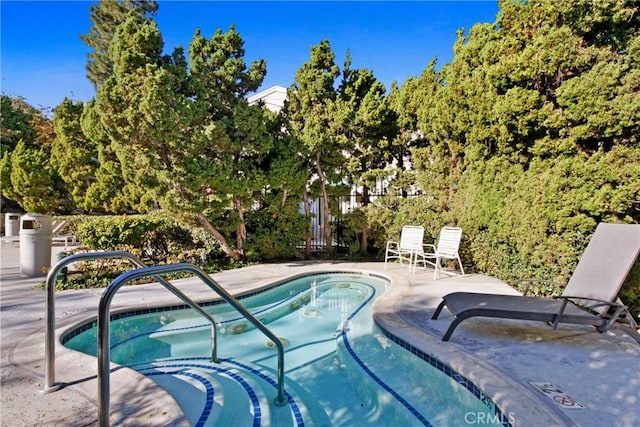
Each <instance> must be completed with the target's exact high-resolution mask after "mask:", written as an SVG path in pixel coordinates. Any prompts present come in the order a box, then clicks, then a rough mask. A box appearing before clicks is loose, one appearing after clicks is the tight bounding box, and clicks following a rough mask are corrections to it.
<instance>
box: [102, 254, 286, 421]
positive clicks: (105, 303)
mask: <svg viewBox="0 0 640 427" xmlns="http://www.w3.org/2000/svg"><path fill="white" fill-rule="evenodd" d="M178 272H190V273H193V274H194V275H196V276H198V277H199V278H200V279H201V280H202V281H203V282H204V283H205V284H206V285H207V286H209V287H210V288H211V289H212V290H213V291H214V292H216V293H217V294H218V295H220V296H221V297H222V298H223V299H224V300H225V301H226V302H227V303H228V304H229V305H231V306H232V307H233V308H235V309H236V310H238V312H240V314H242V315H243V316H244V317H245V318H246V319H247V320H248V321H250V322H251V323H252V324H253V325H254V326H255V327H256V328H257V329H259V330H260V331H261V332H262V333H264V334H265V335H266V336H267V337H268V338H270V339H271V340H272V341H273V342H274V344H275V346H276V348H277V351H278V395H277V396H276V398H275V399H274V403H275V404H276V405H280V406H281V405H285V404H286V403H287V402H288V399H287V398H286V397H285V395H284V346H283V345H282V342H281V341H280V339H279V338H278V337H277V336H276V335H275V334H274V333H273V332H271V330H269V328H267V327H266V326H264V324H263V323H262V322H260V321H259V320H258V319H256V318H255V317H254V316H253V314H251V313H250V312H249V311H248V310H247V309H246V308H245V307H244V306H243V305H242V304H240V302H238V300H236V299H235V298H234V297H233V296H232V295H231V294H229V293H228V292H227V291H225V290H224V288H222V286H220V284H218V283H217V282H216V281H215V280H213V279H212V278H211V277H210V276H209V275H208V274H207V273H206V272H205V271H203V270H202V269H200V268H198V267H196V266H195V265H193V264H190V263H179V264H170V265H156V266H153V267H143V268H139V269H136V270H131V271H128V272H126V273H122V274H121V275H119V276H118V277H116V278H115V279H114V280H113V281H112V282H111V284H109V286H108V287H107V289H105V291H104V293H103V294H102V297H100V304H99V306H98V425H99V426H101V427H107V426H108V425H109V393H110V390H109V387H110V384H109V381H110V378H109V373H110V371H109V361H110V359H111V345H110V334H109V321H110V313H109V312H110V308H111V300H112V299H113V297H114V295H115V294H116V292H118V289H120V288H121V287H122V286H123V285H124V284H125V283H127V282H130V281H132V280H138V279H142V278H144V277H149V276H151V277H154V278H155V277H156V275H158V274H167V273H178ZM162 284H164V283H162Z"/></svg>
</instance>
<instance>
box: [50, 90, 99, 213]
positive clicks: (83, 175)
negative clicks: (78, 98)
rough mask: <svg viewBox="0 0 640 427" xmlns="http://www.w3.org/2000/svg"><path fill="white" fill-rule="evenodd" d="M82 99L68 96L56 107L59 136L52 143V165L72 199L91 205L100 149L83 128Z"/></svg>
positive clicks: (55, 120) (56, 125) (77, 204)
mask: <svg viewBox="0 0 640 427" xmlns="http://www.w3.org/2000/svg"><path fill="white" fill-rule="evenodd" d="M83 111H84V104H83V103H82V102H77V103H73V102H72V101H71V100H69V99H65V100H64V101H63V102H62V103H61V104H60V105H58V106H57V107H56V108H55V109H54V119H53V127H54V130H55V133H56V138H55V140H54V141H53V145H52V147H51V160H50V162H51V166H52V167H54V168H55V169H56V170H57V172H58V174H59V175H60V177H61V178H62V180H63V181H64V182H65V184H66V185H65V187H66V189H67V191H68V192H69V195H70V197H71V200H72V202H73V203H74V204H75V205H76V206H78V207H81V208H83V209H87V208H88V206H87V198H86V195H87V190H88V189H89V187H90V186H91V184H92V183H93V182H94V181H95V174H96V169H97V168H98V151H97V149H96V146H95V144H94V143H93V142H92V141H91V140H89V139H88V138H87V137H85V135H84V133H83V132H82V127H81V122H80V118H81V116H82V112H83Z"/></svg>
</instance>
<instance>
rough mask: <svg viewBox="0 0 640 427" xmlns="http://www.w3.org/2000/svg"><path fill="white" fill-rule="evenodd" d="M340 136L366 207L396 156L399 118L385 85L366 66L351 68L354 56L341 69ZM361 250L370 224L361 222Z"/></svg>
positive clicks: (349, 169)
mask: <svg viewBox="0 0 640 427" xmlns="http://www.w3.org/2000/svg"><path fill="white" fill-rule="evenodd" d="M336 117H337V120H338V129H337V137H338V141H339V143H340V145H341V148H342V151H343V152H344V153H345V156H346V162H345V168H344V171H343V174H344V175H345V176H346V177H348V180H349V182H350V183H351V184H352V185H356V186H357V188H358V189H359V191H360V197H361V200H362V204H363V206H367V205H368V204H369V192H370V189H371V188H372V187H373V186H375V185H376V184H377V183H379V182H380V181H381V180H382V179H383V178H384V177H385V169H388V167H389V166H390V165H391V163H392V161H393V157H392V156H391V150H390V149H389V148H390V146H391V144H392V141H393V140H394V139H395V137H396V134H397V118H396V115H395V113H394V111H393V110H392V109H391V106H390V103H389V98H388V97H387V95H386V89H385V87H384V85H383V84H382V83H381V82H380V81H378V80H377V79H376V78H375V76H374V75H373V72H372V71H370V70H367V69H352V68H351V56H350V54H349V53H347V60H346V61H345V65H344V68H343V71H342V82H341V84H340V86H339V88H338V99H337V101H336ZM361 227H362V228H361V230H360V232H361V239H360V242H361V245H360V251H361V253H366V252H367V248H368V234H369V229H370V226H369V224H368V223H367V222H366V221H363V222H362V224H361Z"/></svg>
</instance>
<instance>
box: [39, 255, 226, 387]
mask: <svg viewBox="0 0 640 427" xmlns="http://www.w3.org/2000/svg"><path fill="white" fill-rule="evenodd" d="M113 258H124V259H127V260H129V261H131V262H132V263H133V264H134V265H135V266H137V267H139V268H144V267H146V265H145V264H144V263H143V262H142V261H140V259H139V258H138V257H136V256H135V255H133V254H131V253H129V252H126V251H106V252H83V253H77V254H73V255H69V256H68V257H65V258H63V259H61V260H60V261H58V262H57V263H56V265H54V266H53V268H51V270H50V271H49V274H48V275H47V280H46V282H45V290H46V321H47V324H46V331H45V346H44V358H45V385H44V388H43V390H42V392H43V393H50V392H53V391H56V390H59V389H60V388H61V386H62V385H63V384H56V383H55V375H56V362H55V329H56V317H55V311H56V308H55V291H56V286H55V285H56V277H57V276H58V274H59V273H60V272H61V271H62V269H63V268H64V267H65V266H67V265H69V264H72V263H74V262H76V261H83V260H91V259H93V260H95V259H113ZM153 278H154V279H155V280H156V281H158V282H160V283H162V284H163V285H164V287H165V288H167V289H168V290H169V291H170V292H172V293H173V294H174V295H175V296H177V297H178V298H180V299H181V300H182V301H183V302H184V303H186V304H187V305H189V307H191V308H193V309H194V310H196V311H197V312H198V313H200V314H201V315H202V316H204V317H205V318H206V319H207V320H208V321H209V323H211V360H212V361H213V362H215V363H217V362H218V355H217V345H216V344H217V336H216V331H217V329H216V322H215V319H214V318H213V317H212V316H211V315H210V314H209V313H207V312H206V311H204V310H203V309H202V308H201V307H200V306H199V305H197V304H196V303H194V302H193V301H191V299H189V297H187V296H186V295H185V294H183V293H182V292H181V291H180V290H179V289H177V288H176V287H175V286H173V285H172V284H171V283H170V282H168V281H166V280H164V279H163V278H161V277H153Z"/></svg>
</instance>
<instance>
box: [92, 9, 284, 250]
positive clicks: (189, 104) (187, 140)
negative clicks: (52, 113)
mask: <svg viewBox="0 0 640 427" xmlns="http://www.w3.org/2000/svg"><path fill="white" fill-rule="evenodd" d="M243 44H244V42H243V41H242V39H241V38H240V35H239V34H238V33H237V32H236V31H235V30H234V28H233V27H231V28H230V29H229V31H228V32H227V33H226V34H223V33H222V32H221V31H220V30H218V31H216V33H215V34H214V36H213V37H212V38H211V39H210V40H207V39H206V38H204V37H202V36H201V35H200V31H199V30H197V31H196V33H195V35H194V37H193V40H192V42H191V45H190V48H189V57H190V60H189V63H188V66H187V61H186V60H185V58H184V55H183V53H182V49H181V48H178V49H175V50H174V52H173V54H172V55H171V56H168V55H165V56H163V55H161V52H162V48H163V41H162V37H161V35H160V33H159V31H158V28H157V26H156V24H155V22H153V21H152V20H145V19H141V18H135V17H129V18H128V19H127V21H126V22H125V24H124V25H121V26H120V27H119V28H118V30H117V32H116V36H115V38H114V40H113V42H112V43H111V45H110V47H109V55H110V58H111V60H112V63H113V70H114V72H113V74H112V75H111V77H109V78H108V79H107V80H106V81H105V83H104V84H103V85H102V87H101V88H100V89H99V91H98V96H97V99H96V103H95V104H94V105H92V106H91V107H90V108H91V109H92V110H93V111H92V112H91V113H88V115H87V117H94V118H95V119H98V121H99V126H98V128H99V129H103V130H105V131H106V132H105V136H106V137H107V138H108V141H109V143H108V152H111V153H113V154H114V155H115V158H116V159H117V162H115V163H113V165H114V166H118V167H119V168H121V173H122V175H121V176H122V178H123V179H124V181H125V182H126V186H125V187H127V186H128V187H129V188H130V189H131V190H133V192H136V191H138V189H141V190H143V193H142V194H140V196H141V197H140V199H139V202H138V204H137V207H138V208H139V209H145V210H148V209H153V208H154V207H156V206H159V207H161V208H163V209H165V210H168V211H171V212H175V213H176V214H180V215H183V216H184V217H187V218H188V217H192V218H195V221H197V222H198V223H199V224H200V225H201V226H203V227H204V228H206V229H207V230H208V231H209V232H210V233H211V234H212V235H213V236H214V237H215V238H216V240H217V241H218V242H219V243H220V246H221V248H222V250H223V251H224V252H225V253H226V254H227V255H229V256H230V257H231V258H233V259H236V260H239V259H242V258H243V257H244V256H245V253H244V244H245V242H246V240H247V233H246V220H247V219H246V213H247V211H248V210H250V209H252V207H253V206H254V203H256V200H258V199H259V197H260V194H261V193H262V192H263V191H264V189H265V186H266V185H267V178H266V176H265V167H264V164H263V162H264V161H265V158H267V155H268V153H269V152H270V150H271V148H272V145H273V137H272V136H271V135H269V133H268V130H270V128H269V122H270V118H269V116H268V115H267V114H266V111H265V110H263V109H262V108H260V107H259V106H249V105H248V103H247V101H246V99H245V96H246V94H247V93H249V92H250V91H253V90H256V89H257V88H258V87H259V85H260V83H261V82H262V79H263V78H264V73H265V64H264V61H256V62H254V63H253V64H252V65H251V67H250V68H247V66H246V65H245V62H244V59H243V56H244V48H243ZM102 152H103V154H104V153H107V150H103V151H102ZM115 175H117V174H115V173H114V174H112V175H111V176H115ZM131 196H133V193H130V195H129V196H128V197H131Z"/></svg>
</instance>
